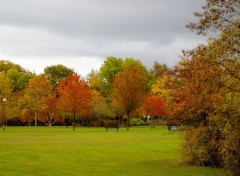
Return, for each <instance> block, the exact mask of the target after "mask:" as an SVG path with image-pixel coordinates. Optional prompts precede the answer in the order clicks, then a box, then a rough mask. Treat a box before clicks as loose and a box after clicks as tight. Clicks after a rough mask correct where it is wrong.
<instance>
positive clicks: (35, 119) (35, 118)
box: [34, 112, 37, 130]
mask: <svg viewBox="0 0 240 176" xmlns="http://www.w3.org/2000/svg"><path fill="white" fill-rule="evenodd" d="M34 115H35V117H34V121H35V130H37V112H35V113H34Z"/></svg>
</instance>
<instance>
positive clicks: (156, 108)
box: [143, 95, 166, 128]
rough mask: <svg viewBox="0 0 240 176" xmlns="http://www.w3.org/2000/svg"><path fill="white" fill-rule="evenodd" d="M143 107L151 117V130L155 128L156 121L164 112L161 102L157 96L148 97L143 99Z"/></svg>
mask: <svg viewBox="0 0 240 176" xmlns="http://www.w3.org/2000/svg"><path fill="white" fill-rule="evenodd" d="M143 106H144V109H145V112H146V113H147V115H150V116H151V117H152V125H151V128H153V127H154V126H155V121H156V119H157V118H158V117H161V116H163V115H164V114H165V112H166V110H165V107H164V103H163V100H162V98H161V97H159V96H154V95H152V96H148V97H147V98H146V99H145V101H144V104H143ZM153 120H154V121H153Z"/></svg>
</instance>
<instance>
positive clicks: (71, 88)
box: [57, 73, 92, 131]
mask: <svg viewBox="0 0 240 176" xmlns="http://www.w3.org/2000/svg"><path fill="white" fill-rule="evenodd" d="M57 92H58V93H59V95H60V97H59V103H58V104H59V108H60V109H61V110H63V111H64V112H67V113H69V114H70V115H71V116H72V117H73V131H75V126H76V125H75V122H76V116H83V115H86V116H87V115H89V114H90V113H91V110H92V107H91V101H92V92H91V90H90V89H89V87H88V85H87V83H86V82H85V81H84V80H83V78H81V77H80V75H78V74H77V73H74V74H73V75H72V76H68V77H66V78H65V79H63V80H62V81H61V82H60V83H59V85H58V89H57Z"/></svg>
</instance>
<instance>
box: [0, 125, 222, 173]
mask: <svg viewBox="0 0 240 176" xmlns="http://www.w3.org/2000/svg"><path fill="white" fill-rule="evenodd" d="M181 142H182V138H181V133H179V132H168V131H167V129H166V128H162V127H156V128H155V129H154V130H151V129H150V127H132V128H130V130H129V131H127V130H126V129H125V128H124V129H120V131H118V132H117V131H115V129H111V130H109V132H106V131H105V129H104V128H84V127H77V128H76V131H75V132H73V131H72V128H70V127H69V128H66V127H51V128H49V127H38V129H37V131H35V130H34V128H29V127H7V128H6V131H5V132H2V131H0V175H1V176H53V175H56V176H61V175H64V176H78V175H83V176H88V175H92V176H94V175H107V176H108V175H109V176H115V175H136V176H141V175H142V176H147V175H158V176H159V175H161V176H165V175H166V176H173V175H174V176H180V175H181V176H200V175H201V176H202V175H206V176H209V175H214V176H220V175H221V176H223V175H227V174H226V173H225V172H224V171H223V170H222V169H216V168H205V167H188V166H184V165H182V164H180V162H181V156H180V155H181V150H180V146H181Z"/></svg>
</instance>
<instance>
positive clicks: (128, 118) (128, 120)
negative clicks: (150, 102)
mask: <svg viewBox="0 0 240 176" xmlns="http://www.w3.org/2000/svg"><path fill="white" fill-rule="evenodd" d="M129 116H130V112H128V113H127V130H129V123H130V117H129Z"/></svg>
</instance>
